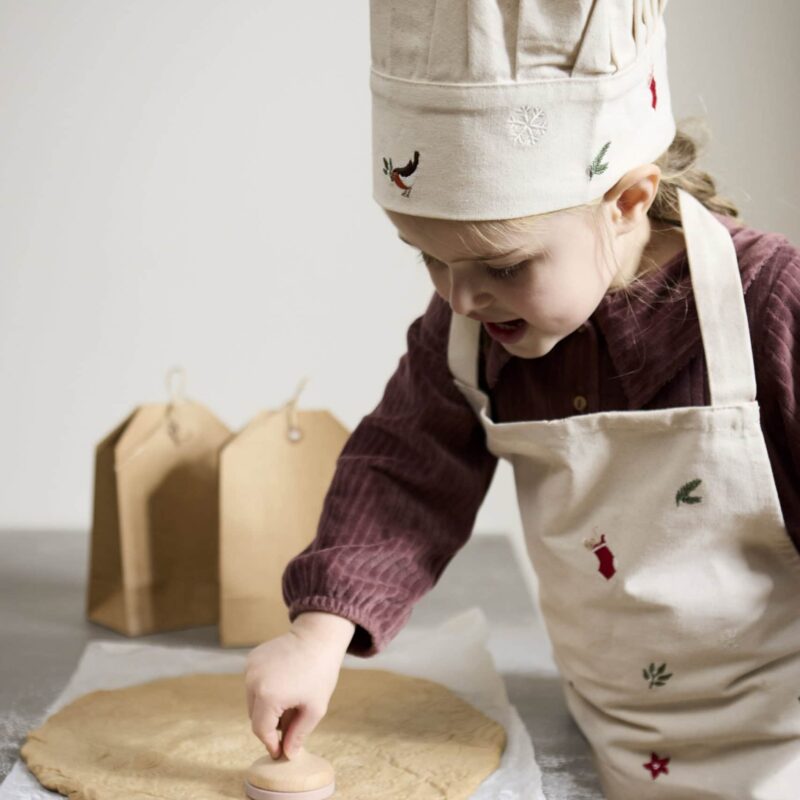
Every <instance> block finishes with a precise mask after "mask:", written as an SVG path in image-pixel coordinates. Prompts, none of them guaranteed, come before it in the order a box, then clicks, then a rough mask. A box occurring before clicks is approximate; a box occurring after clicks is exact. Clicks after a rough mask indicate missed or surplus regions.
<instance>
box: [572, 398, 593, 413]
mask: <svg viewBox="0 0 800 800" xmlns="http://www.w3.org/2000/svg"><path fill="white" fill-rule="evenodd" d="M587 405H589V402H588V401H587V399H586V398H585V397H584V396H583V395H582V394H576V395H575V397H573V398H572V407H573V408H574V409H575V410H576V411H585V410H586V406H587Z"/></svg>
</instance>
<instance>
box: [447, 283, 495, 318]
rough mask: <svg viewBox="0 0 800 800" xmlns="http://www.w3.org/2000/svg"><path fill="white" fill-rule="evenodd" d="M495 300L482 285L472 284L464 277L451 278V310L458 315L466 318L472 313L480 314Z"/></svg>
mask: <svg viewBox="0 0 800 800" xmlns="http://www.w3.org/2000/svg"><path fill="white" fill-rule="evenodd" d="M493 300H494V298H493V297H492V295H491V294H490V293H489V292H487V291H485V290H484V289H483V288H482V287H481V286H480V285H476V284H473V283H471V282H470V281H469V280H468V279H465V278H463V277H459V278H453V276H452V275H451V276H450V308H452V309H453V311H454V312H455V313H456V314H463V315H464V316H466V315H467V314H469V313H470V312H479V311H481V310H482V309H484V308H488V307H489V306H490V305H491V304H492V302H493Z"/></svg>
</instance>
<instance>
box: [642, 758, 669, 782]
mask: <svg viewBox="0 0 800 800" xmlns="http://www.w3.org/2000/svg"><path fill="white" fill-rule="evenodd" d="M669 761H670V757H669V756H665V757H664V758H659V756H658V753H650V760H649V761H648V762H647V763H646V764H642V766H643V767H644V768H645V769H649V770H650V774H651V775H652V776H653V780H655V779H656V778H657V777H658V776H659V775H661V774H662V773H663V774H664V775H669V770H668V769H667V764H669Z"/></svg>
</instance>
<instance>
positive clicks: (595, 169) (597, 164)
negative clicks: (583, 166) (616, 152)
mask: <svg viewBox="0 0 800 800" xmlns="http://www.w3.org/2000/svg"><path fill="white" fill-rule="evenodd" d="M609 147H611V142H606V143H605V144H604V145H603V146H602V148H600V152H599V153H598V154H597V156H596V157H595V160H594V161H592V163H591V164H590V165H589V167H588V169H587V170H586V171H587V173H588V174H589V180H591V179H592V177H593V176H595V175H601V174H602V173H604V172H605V171H606V170H607V169H608V164H603V156H605V154H606V151H607V150H608V148H609Z"/></svg>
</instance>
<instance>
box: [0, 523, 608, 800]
mask: <svg viewBox="0 0 800 800" xmlns="http://www.w3.org/2000/svg"><path fill="white" fill-rule="evenodd" d="M88 545H89V536H88V534H87V532H85V531H31V530H25V531H15V530H2V531H0V781H2V779H3V778H4V777H5V776H6V775H7V774H8V772H9V771H10V770H11V767H12V766H13V764H14V762H15V761H16V760H17V758H18V757H19V747H20V745H21V743H22V741H23V740H24V738H25V735H26V733H27V732H28V730H30V729H31V728H33V727H35V726H36V725H38V724H39V723H40V722H41V721H42V720H43V719H44V712H45V709H46V708H47V707H48V706H49V705H50V703H52V702H53V701H54V700H55V699H56V697H57V696H58V695H59V694H60V692H61V691H62V689H63V688H64V686H65V685H66V683H67V681H68V680H69V678H70V676H71V675H72V673H73V671H74V670H75V667H76V666H77V663H78V660H79V658H80V656H81V653H82V652H83V649H84V647H85V646H86V644H87V643H88V642H89V641H91V640H121V641H130V640H129V639H128V638H127V637H125V636H122V635H120V634H118V633H116V632H114V631H111V630H108V629H106V628H104V627H102V626H100V625H96V624H95V623H92V622H89V621H88V620H86V618H85V593H86V575H87V566H88V564H87V560H88ZM516 552H518V550H516V549H515V548H514V547H513V546H512V542H511V541H510V540H509V539H508V538H507V537H505V536H473V537H472V538H471V539H470V540H469V542H468V543H467V544H466V545H465V546H464V547H463V548H462V549H461V550H460V551H459V552H458V553H457V554H456V555H455V557H454V558H453V560H452V561H451V562H450V564H449V565H448V567H447V569H445V571H444V573H443V574H442V576H441V578H440V580H439V582H438V583H437V585H436V586H435V587H434V588H433V589H432V590H431V591H430V592H428V593H427V594H426V595H425V596H424V597H423V598H422V599H421V600H420V601H419V602H418V603H417V604H416V606H415V607H414V610H413V612H412V615H411V618H410V620H409V622H408V627H409V628H415V627H427V626H430V625H437V624H439V623H441V622H443V621H444V620H445V619H447V618H448V617H450V616H451V615H453V614H457V613H458V612H459V611H463V610H464V609H466V608H469V607H471V606H478V607H480V608H481V609H482V611H483V612H484V614H485V615H486V618H487V620H488V623H489V630H490V634H489V640H488V643H487V644H488V647H489V650H490V652H491V654H492V657H493V659H494V661H495V664H496V666H497V669H498V671H499V672H500V674H501V675H502V677H503V680H504V682H505V685H506V689H507V692H508V696H509V699H510V701H511V702H512V703H513V704H514V705H515V706H516V708H517V711H518V713H519V715H520V717H521V719H522V720H523V722H524V723H525V725H526V727H527V729H528V731H529V733H530V736H531V739H532V741H533V745H534V750H535V752H536V758H537V761H538V763H539V766H540V767H541V769H542V773H543V782H544V790H545V794H546V795H547V798H548V800H597V799H598V798H599V799H600V800H602V797H603V795H602V793H601V791H600V789H599V784H598V782H597V779H596V776H595V770H594V767H593V764H592V760H591V754H590V751H589V747H588V744H587V743H586V741H585V739H584V738H583V736H582V735H581V733H580V731H579V730H578V728H577V726H576V725H575V723H574V722H573V720H572V718H571V717H570V715H569V712H568V711H567V708H566V705H565V703H564V698H563V694H562V691H561V687H560V685H559V681H558V678H557V676H556V675H555V673H554V668H553V665H552V660H551V659H550V655H549V646H548V644H547V639H546V636H545V634H544V631H543V629H542V626H541V623H540V621H539V619H538V616H537V614H536V611H535V608H534V604H533V602H532V601H531V595H530V590H529V588H528V585H527V583H526V581H525V578H524V575H523V572H522V571H521V569H520V565H519V562H518V560H517V556H516ZM137 641H147V642H152V643H158V644H169V645H173V646H175V645H189V646H195V647H210V648H215V647H220V645H219V641H218V636H217V627H216V626H204V627H197V628H188V629H185V630H181V631H173V632H169V633H160V634H153V635H149V636H142V637H138V638H137ZM249 649H250V648H246V649H242V652H246V651H247V650H249ZM225 650H227V651H230V650H233V651H235V648H225Z"/></svg>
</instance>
